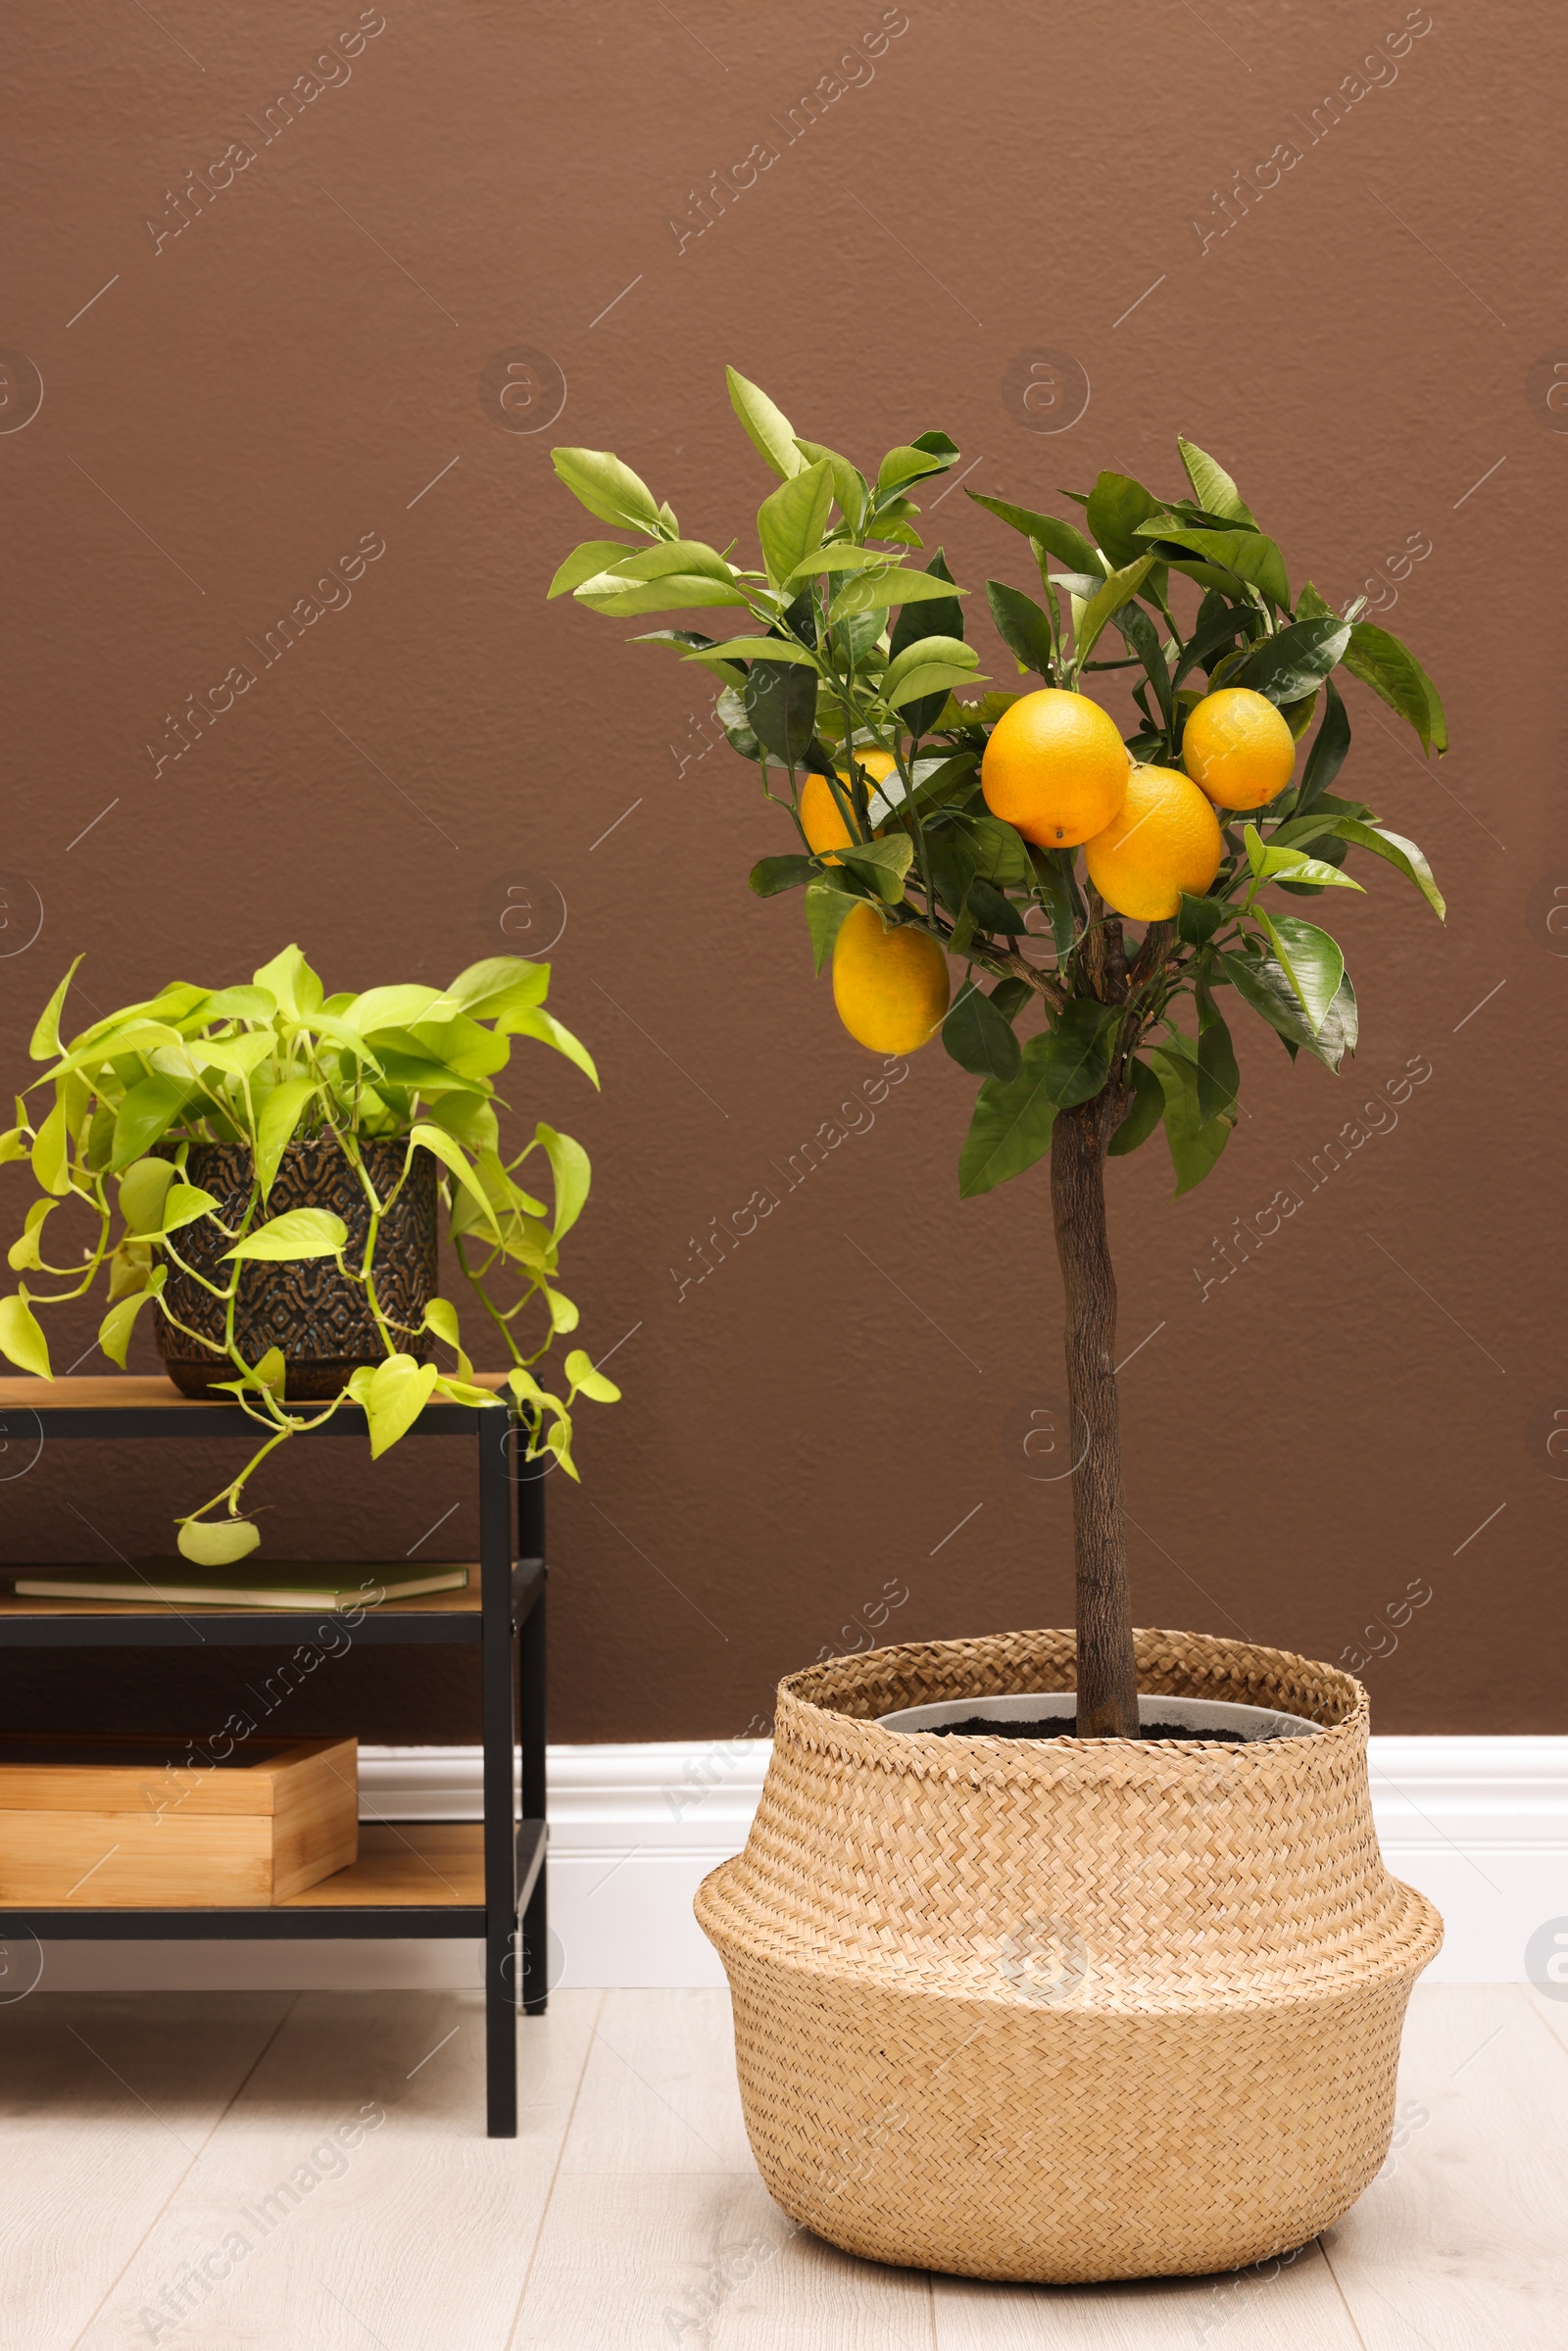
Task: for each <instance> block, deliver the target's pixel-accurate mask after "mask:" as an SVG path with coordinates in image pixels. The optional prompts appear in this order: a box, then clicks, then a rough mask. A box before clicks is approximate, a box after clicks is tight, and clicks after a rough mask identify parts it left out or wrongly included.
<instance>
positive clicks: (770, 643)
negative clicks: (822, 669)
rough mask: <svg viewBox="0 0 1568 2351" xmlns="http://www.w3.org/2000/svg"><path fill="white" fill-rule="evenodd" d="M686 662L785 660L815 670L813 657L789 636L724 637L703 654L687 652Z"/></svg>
mask: <svg viewBox="0 0 1568 2351" xmlns="http://www.w3.org/2000/svg"><path fill="white" fill-rule="evenodd" d="M686 660H687V661H719V660H723V661H789V662H793V663H794V664H795V665H796V666H797V667H801V668H806V669H810V670H812V671H814V670H815V668H816V656H815V655H814V654H812V653H808V651H807V649H806V647H805V646H804V645H797V644H796V642H795V640H794V638H793V637H727V638H726V639H725V640H724V642H723V644H722V645H711V646H710V647H708V648H707V650H706V651H704V652H700V653H689V654H687V656H686Z"/></svg>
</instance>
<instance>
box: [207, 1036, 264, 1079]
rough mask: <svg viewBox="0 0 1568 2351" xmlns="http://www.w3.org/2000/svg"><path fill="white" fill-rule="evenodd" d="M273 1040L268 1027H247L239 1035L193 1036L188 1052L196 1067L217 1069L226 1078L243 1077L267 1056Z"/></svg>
mask: <svg viewBox="0 0 1568 2351" xmlns="http://www.w3.org/2000/svg"><path fill="white" fill-rule="evenodd" d="M276 1043H277V1040H276V1038H275V1037H274V1036H273V1035H272V1033H271V1031H270V1029H250V1030H248V1031H247V1032H246V1033H245V1034H244V1035H243V1036H240V1037H198V1038H195V1039H193V1040H192V1042H191V1044H190V1046H189V1048H188V1051H189V1054H190V1058H191V1060H192V1061H193V1062H194V1063H195V1065H196V1067H197V1068H198V1069H201V1070H208V1069H216V1070H219V1071H221V1073H222V1074H223V1075H224V1076H225V1077H236V1078H246V1077H249V1076H250V1074H251V1072H252V1070H253V1069H259V1068H260V1067H261V1065H262V1063H263V1062H264V1061H265V1060H267V1059H268V1058H269V1057H270V1054H271V1053H272V1052H273V1050H274V1048H275V1046H276Z"/></svg>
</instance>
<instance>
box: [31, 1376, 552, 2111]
mask: <svg viewBox="0 0 1568 2351" xmlns="http://www.w3.org/2000/svg"><path fill="white" fill-rule="evenodd" d="M22 1409H24V1410H25V1411H26V1412H28V1413H29V1414H30V1416H31V1417H32V1418H34V1419H36V1420H37V1422H38V1423H39V1426H40V1431H41V1434H42V1436H43V1438H44V1439H45V1440H48V1439H51V1438H57V1437H60V1438H98V1439H105V1438H114V1439H120V1438H126V1437H184V1438H188V1439H202V1440H205V1439H208V1438H211V1437H228V1436H235V1437H244V1438H245V1439H246V1440H247V1441H254V1438H255V1434H256V1430H255V1423H254V1422H253V1421H251V1420H249V1419H247V1417H246V1415H245V1414H244V1413H243V1412H242V1411H241V1409H240V1408H239V1406H238V1405H237V1404H235V1405H227V1404H206V1405H200V1406H198V1407H196V1408H195V1409H193V1408H192V1406H191V1405H190V1404H189V1403H187V1402H185V1401H184V1400H183V1399H181V1398H177V1397H175V1396H171V1397H170V1399H169V1401H168V1403H137V1404H128V1403H127V1404H123V1405H118V1404H117V1405H105V1406H99V1405H93V1404H79V1405H56V1406H51V1405H49V1404H46V1403H45V1404H40V1405H38V1406H36V1407H33V1406H25V1407H23V1408H22ZM16 1415H17V1407H11V1408H10V1409H9V1410H8V1411H7V1412H6V1413H5V1414H4V1415H0V1418H4V1419H11V1418H13V1417H16ZM198 1416H199V1417H198ZM307 1433H308V1434H316V1433H317V1432H314V1431H312V1432H307ZM319 1434H321V1435H323V1436H332V1435H336V1436H340V1437H352V1436H360V1437H364V1436H367V1435H368V1426H367V1422H366V1417H365V1414H364V1412H363V1411H362V1410H361V1409H360V1407H359V1406H358V1405H343V1406H341V1407H340V1408H339V1409H338V1411H336V1412H335V1413H334V1414H333V1416H332V1418H331V1419H330V1420H329V1421H326V1422H325V1423H323V1425H322V1427H321V1430H320V1431H319ZM409 1434H410V1435H411V1436H419V1437H460V1436H471V1437H472V1438H474V1440H475V1442H476V1445H477V1451H478V1474H479V1613H478V1615H477V1617H475V1616H474V1615H473V1614H472V1612H471V1611H470V1612H466V1613H458V1612H456V1611H444V1610H441V1609H430V1610H426V1611H421V1612H414V1611H411V1612H409V1613H406V1614H405V1613H398V1612H394V1611H393V1610H390V1609H389V1610H387V1611H385V1612H384V1613H383V1612H381V1611H379V1610H377V1609H375V1608H373V1607H372V1608H370V1609H368V1610H367V1611H366V1613H365V1615H364V1616H363V1618H362V1620H361V1622H360V1623H359V1625H358V1626H357V1627H355V1629H354V1639H355V1640H356V1641H366V1642H368V1643H373V1644H380V1643H388V1644H390V1643H394V1642H396V1643H404V1642H451V1641H478V1642H479V1644H480V1651H481V1655H480V1675H481V1687H482V1742H483V1757H484V1774H483V1806H484V1903H483V1906H482V1907H478V1906H474V1905H468V1904H465V1905H462V1906H457V1905H437V1904H429V1905H415V1904H408V1905H403V1904H392V1903H385V1904H359V1903H356V1904H352V1905H350V1904H344V1905H342V1906H340V1907H337V1908H333V1907H330V1906H328V1905H324V1904H323V1905H312V1906H310V1907H302V1908H298V1909H294V1908H280V1909H276V1910H251V1909H232V1910H228V1909H184V1908H180V1909H175V1908H160V1909H156V1910H128V1909H126V1910H120V1909H97V1910H92V1909H87V1908H85V1907H79V1908H77V1907H73V1908H71V1909H36V1908H25V1909H4V1910H0V1938H3V1937H6V1936H12V1937H15V1936H18V1935H31V1936H33V1937H35V1938H38V1939H42V1938H43V1937H44V1936H50V1935H52V1936H59V1937H62V1938H65V1937H73V1938H84V1939H90V1940H113V1939H120V1938H122V1937H123V1938H124V1939H127V1940H131V1939H140V1940H153V1939H156V1938H160V1937H163V1936H188V1937H191V1938H193V1939H200V1940H204V1941H239V1942H244V1941H258V1942H260V1941H272V1940H286V1939H293V1938H295V1937H302V1938H306V1939H315V1938H321V1937H328V1936H330V1937H343V1936H357V1937H360V1938H363V1939H369V1938H371V1937H377V1936H387V1935H410V1936H442V1935H448V1936H467V1937H482V1938H483V1942H484V1979H483V1981H484V1994H485V2089H486V2100H485V2103H486V2127H487V2130H488V2132H489V2135H490V2137H491V2138H515V2136H516V2134H517V2075H516V2012H517V2009H518V2007H519V2006H520V2007H521V2009H522V2012H523V2014H524V2015H525V2016H542V2015H543V2014H544V2011H545V2004H546V1998H547V1986H546V1945H547V1940H548V1918H547V1909H546V1901H547V1897H546V1886H545V1866H544V1864H545V1841H546V1825H545V1578H546V1567H545V1557H544V1548H545V1546H544V1471H545V1469H546V1467H547V1466H553V1464H547V1463H546V1462H543V1461H541V1462H540V1463H538V1464H535V1465H528V1466H525V1465H523V1464H522V1463H521V1461H520V1459H519V1458H518V1453H517V1446H516V1442H515V1440H516V1423H515V1418H514V1415H513V1413H512V1411H511V1410H510V1408H505V1407H503V1406H500V1405H492V1406H488V1407H487V1406H481V1405H467V1404H451V1403H431V1404H427V1405H426V1406H425V1408H424V1410H423V1412H422V1413H421V1414H420V1416H419V1418H418V1419H417V1421H416V1422H415V1424H414V1426H413V1428H412V1430H411V1431H410V1432H409ZM296 1442H298V1441H297V1440H296ZM514 1497H515V1502H514ZM514 1509H515V1516H514ZM6 1572H7V1573H9V1574H16V1573H18V1572H20V1571H18V1570H17V1569H16V1568H15V1567H8V1568H7V1571H6ZM40 1605H42V1604H40ZM320 1624H321V1611H320V1610H319V1609H317V1610H311V1611H305V1610H301V1611H299V1612H298V1613H295V1612H294V1611H293V1610H286V1609H266V1610H256V1611H254V1612H247V1613H245V1614H238V1613H236V1614H234V1615H226V1614H225V1615H224V1616H223V1617H221V1618H218V1617H215V1616H211V1615H205V1614H204V1615H203V1616H202V1617H201V1618H200V1620H199V1621H198V1620H197V1619H194V1618H186V1617H182V1616H179V1615H177V1614H174V1613H172V1611H170V1610H169V1609H167V1608H157V1609H155V1608H153V1607H149V1609H148V1610H147V1612H146V1613H145V1614H132V1615H123V1616H107V1615H105V1616H97V1615H90V1614H88V1613H86V1612H85V1611H80V1612H76V1613H71V1614H67V1613H66V1612H65V1611H64V1610H62V1612H61V1614H60V1615H58V1616H54V1615H50V1614H47V1613H41V1612H40V1613H38V1614H29V1615H25V1616H21V1615H18V1616H7V1617H3V1618H0V1645H4V1646H7V1647H34V1648H126V1647H131V1648H134V1647H143V1646H146V1647H163V1648H183V1647H195V1646H197V1645H199V1644H203V1643H209V1644H210V1645H212V1646H215V1647H242V1646H245V1647H254V1646H268V1647H272V1646H283V1645H288V1644H290V1643H296V1642H300V1641H307V1640H309V1639H310V1638H311V1637H312V1636H313V1635H314V1634H316V1633H317V1632H318V1631H319V1627H320ZM519 1743H520V1746H521V1753H522V1774H521V1779H522V1786H521V1798H522V1802H521V1812H522V1817H521V1820H520V1822H519V1821H516V1820H515V1813H514V1797H515V1785H514V1756H515V1751H516V1749H517V1747H518V1745H519ZM519 1912H520V1913H521V1931H520V1935H519V1932H518V1914H519Z"/></svg>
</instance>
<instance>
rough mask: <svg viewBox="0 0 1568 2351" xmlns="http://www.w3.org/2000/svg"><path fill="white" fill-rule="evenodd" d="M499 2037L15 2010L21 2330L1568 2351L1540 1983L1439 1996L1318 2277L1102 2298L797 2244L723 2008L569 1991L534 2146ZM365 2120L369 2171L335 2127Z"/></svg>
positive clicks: (1561, 2143)
mask: <svg viewBox="0 0 1568 2351" xmlns="http://www.w3.org/2000/svg"><path fill="white" fill-rule="evenodd" d="M482 2025H483V2019H482V2013H481V2009H480V2003H479V1998H478V1994H477V1992H474V1993H471V1994H470V1993H450V1992H430V1993H422V1992H395V1993H387V1992H381V1993H374V1994H364V1995H347V1994H340V1993H327V1992H302V1993H298V1994H292V1993H277V1994H271V1993H260V1992H256V1993H248V1992H230V1993H221V1994H220V1993H189V1994H172V1993H163V1994H159V1993H146V1994H140V1995H137V1996H136V1997H134V1998H130V1997H126V1998H119V1997H111V1996H104V1995H99V1994H87V1993H80V1994H67V1993H60V1994H55V1995H53V1996H51V1995H50V1994H48V1993H47V1992H45V1991H42V1990H39V1991H37V1992H35V1993H33V1994H32V1995H31V1996H30V1997H28V1998H25V1999H20V2000H16V2001H14V2002H12V2003H11V2004H9V2005H7V2004H4V2003H0V2312H3V2313H4V2314H5V2316H4V2321H3V2323H0V2335H3V2337H4V2340H5V2342H6V2343H7V2344H8V2345H9V2344H12V2343H15V2344H17V2345H18V2346H25V2351H139V2346H142V2345H144V2344H147V2343H158V2344H173V2345H179V2346H183V2347H184V2351H219V2347H220V2346H221V2347H222V2351H229V2347H230V2346H233V2347H236V2351H237V2347H240V2346H267V2347H268V2351H373V2347H374V2346H375V2345H380V2346H381V2347H382V2351H523V2347H525V2346H526V2347H527V2351H643V2347H644V2346H647V2347H648V2351H655V2346H658V2351H670V2346H687V2347H689V2351H728V2347H731V2346H745V2347H746V2351H752V2347H753V2346H755V2347H756V2351H763V2347H764V2346H765V2347H766V2351H1025V2347H1026V2346H1031V2347H1032V2346H1035V2345H1056V2344H1060V2345H1064V2346H1072V2347H1073V2351H1195V2347H1196V2346H1201V2345H1206V2346H1213V2345H1215V2344H1222V2345H1223V2347H1224V2351H1303V2347H1304V2351H1351V2347H1353V2346H1357V2345H1359V2346H1361V2347H1362V2351H1420V2347H1421V2346H1422V2345H1425V2346H1426V2347H1427V2351H1563V2346H1564V2345H1568V2004H1563V2005H1553V2004H1551V2003H1549V2002H1546V2001H1544V2000H1543V1999H1540V1998H1538V1997H1537V1995H1536V1994H1535V1993H1534V1992H1531V1991H1528V1990H1523V1989H1519V1990H1515V1989H1508V1988H1502V1987H1498V1988H1490V1987H1455V1986H1434V1987H1431V1988H1428V1989H1422V1990H1418V1991H1417V1993H1416V1996H1415V2000H1414V2003H1413V2006H1412V2010H1411V2018H1410V2025H1409V2029H1408V2031H1407V2033H1406V2037H1405V2062H1404V2070H1403V2076H1402V2079H1401V2084H1400V2114H1401V2126H1400V2138H1401V2140H1402V2143H1397V2148H1396V2153H1395V2155H1394V2157H1393V2158H1392V2160H1391V2163H1390V2166H1389V2168H1388V2170H1387V2171H1386V2173H1385V2174H1384V2175H1383V2176H1382V2177H1380V2178H1379V2180H1377V2181H1376V2182H1375V2183H1374V2184H1373V2185H1372V2187H1370V2188H1369V2189H1368V2190H1367V2192H1366V2194H1365V2195H1364V2196H1363V2197H1362V2199H1361V2201H1360V2203H1359V2204H1358V2205H1356V2207H1355V2208H1354V2209H1353V2211H1351V2212H1350V2213H1349V2214H1348V2215H1347V2217H1346V2218H1345V2219H1344V2220H1343V2221H1342V2222H1341V2223H1340V2224H1339V2226H1338V2227H1337V2228H1336V2229H1332V2230H1330V2231H1329V2232H1328V2234H1327V2236H1326V2237H1325V2238H1324V2239H1323V2241H1322V2242H1321V2244H1318V2245H1313V2246H1310V2247H1308V2248H1307V2249H1306V2250H1305V2251H1304V2252H1303V2253H1302V2254H1301V2255H1300V2256H1299V2259H1298V2260H1297V2261H1296V2262H1294V2263H1293V2264H1292V2265H1291V2266H1289V2267H1288V2268H1285V2269H1283V2270H1280V2271H1278V2272H1277V2273H1274V2272H1273V2271H1270V2272H1267V2273H1245V2274H1243V2275H1242V2276H1241V2277H1239V2278H1217V2279H1216V2278H1196V2279H1181V2280H1177V2281H1175V2282H1171V2283H1157V2282H1156V2283H1151V2284H1138V2285H1128V2286H1104V2287H1098V2288H1091V2289H1066V2288H1052V2287H1023V2286H983V2285H974V2284H970V2283H967V2282H963V2281H959V2280H956V2279H952V2278H927V2277H925V2276H923V2275H919V2274H915V2273H907V2272H901V2271H894V2270H884V2269H877V2268H875V2267H873V2266H871V2265H870V2264H867V2263H862V2262H858V2261H854V2260H851V2259H849V2258H848V2257H847V2256H845V2255H843V2254H840V2253H837V2252H835V2251H833V2250H832V2248H831V2247H829V2246H826V2245H823V2244H820V2243H818V2242H817V2241H816V2240H815V2239H814V2238H811V2237H809V2236H807V2235H804V2234H803V2233H801V2232H800V2231H798V2230H796V2229H793V2228H792V2227H791V2226H790V2225H789V2223H787V2222H786V2221H785V2220H784V2218H783V2216H782V2215H781V2214H780V2213H779V2212H778V2211H777V2210H776V2209H775V2207H774V2206H773V2205H772V2204H771V2203H770V2202H769V2200H768V2197H767V2195H766V2194H765V2192H764V2190H763V2188H762V2186H761V2183H760V2180H759V2178H758V2176H757V2172H756V2170H755V2167H754V2166H753V2163H752V2159H751V2155H750V2153H749V2151H748V2148H747V2144H746V2136H745V2132H744V2131H743V2129H742V2126H741V2117H740V2108H739V2105H738V2102H737V2099H736V2095H735V2086H734V2076H733V2071H732V2066H731V2059H730V2050H729V2042H728V2012H727V2003H726V2000H725V1997H724V1995H723V1994H722V1993H721V1992H708V1991H689V1992H681V1991H650V1992H604V1993H599V1992H566V1993H557V1994H556V1995H555V1997H554V1999H553V2000H552V2003H551V2011H550V2014H549V2016H548V2017H547V2018H544V2019H541V2020H534V2021H530V2022H528V2023H526V2024H525V2025H524V2026H523V2027H522V2029H521V2033H520V2038H521V2043H522V2061H521V2062H522V2076H521V2081H522V2089H521V2096H522V2101H523V2106H522V2119H521V2131H520V2135H519V2137H518V2138H517V2139H516V2140H515V2141H511V2142H494V2141H490V2140H487V2139H485V2138H484V2137H483V2136H481V2135H480V2133H481V2130H482V2107H483V2098H482V2087H481V2083H482V2064H481V2058H482V2046H481V2044H482ZM356 2125H360V2126H361V2127H362V2128H363V2127H364V2126H369V2127H368V2128H367V2129H365V2132H364V2135H363V2137H360V2138H359V2139H358V2140H357V2141H356V2142H355V2143H353V2144H351V2146H350V2147H349V2148H348V2149H347V2150H345V2148H344V2147H343V2145H342V2144H341V2141H340V2140H337V2139H334V2137H333V2136H332V2135H331V2134H332V2133H334V2132H336V2131H338V2130H339V2127H340V2126H345V2127H347V2128H346V2135H347V2136H348V2138H349V2139H350V2140H351V2141H355V2130H354V2127H355V2126H356ZM280 2182H289V2183H290V2186H291V2193H290V2194H283V2193H279V2192H278V2189H279V2183H280ZM269 2198H270V2199H271V2201H270V2205H269V2204H268V2203H267V2202H266V2201H265V2200H266V2199H269ZM225 2240H227V2251H226V2252H225V2251H224V2250H223V2248H224V2245H225ZM203 2263H205V2264H206V2265H207V2268H208V2275H209V2278H210V2279H212V2280H213V2282H211V2284H210V2286H209V2289H208V2292H207V2293H206V2295H205V2296H203V2295H201V2294H200V2293H199V2291H198V2288H197V2287H196V2285H195V2284H194V2283H192V2282H191V2280H192V2279H193V2278H196V2277H197V2276H198V2275H199V2268H198V2265H201V2264H203ZM225 2268H226V2269H227V2271H228V2275H227V2276H226V2277H224V2276H222V2275H221V2273H222V2272H223V2271H224V2270H225ZM182 2279H183V2280H185V2281H186V2282H185V2285H184V2305H185V2308H184V2315H183V2316H182V2317H177V2316H176V2315H175V2313H176V2311H177V2309H178V2303H179V2296H180V2281H181V2280H182ZM171 2290H172V2295H173V2299H172V2300H169V2299H166V2295H167V2294H168V2293H169V2292H170V2291H171ZM160 2305H162V2307H160Z"/></svg>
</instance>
